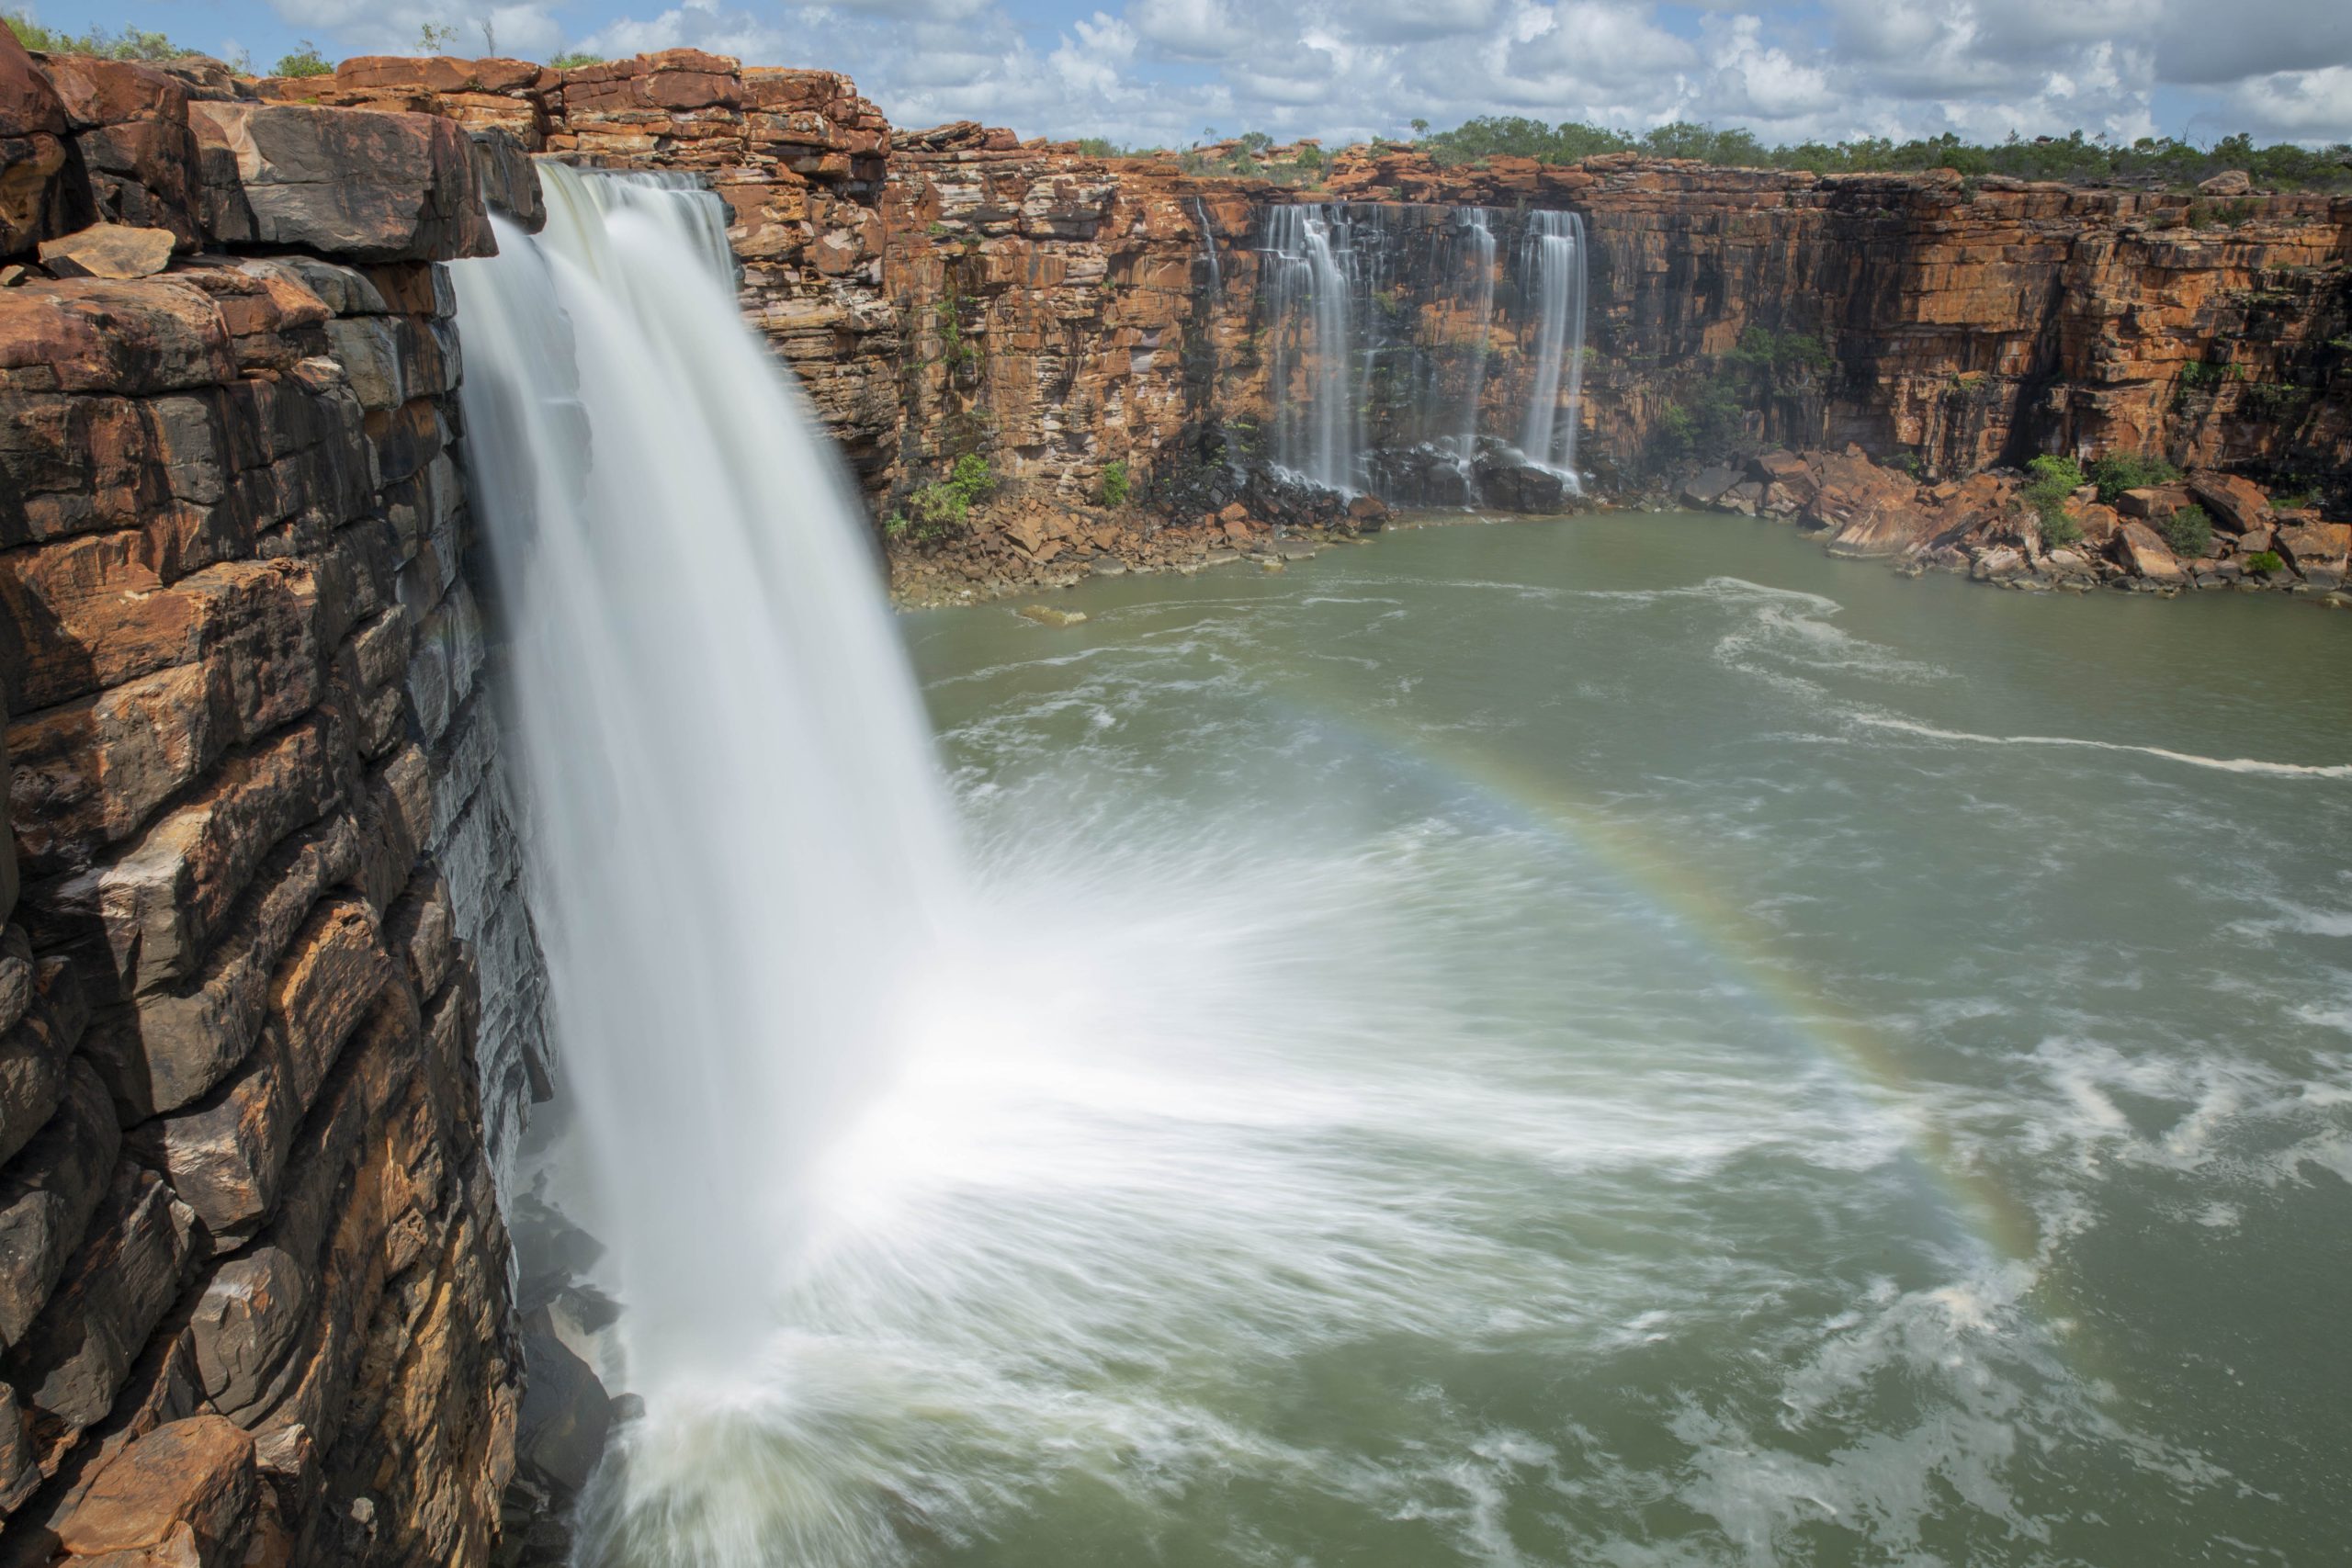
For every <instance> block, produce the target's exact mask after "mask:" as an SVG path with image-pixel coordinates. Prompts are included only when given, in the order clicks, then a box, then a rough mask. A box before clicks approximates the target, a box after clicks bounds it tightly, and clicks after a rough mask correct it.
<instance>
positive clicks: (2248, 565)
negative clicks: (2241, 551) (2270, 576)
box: [2245, 550, 2287, 572]
mask: <svg viewBox="0 0 2352 1568" xmlns="http://www.w3.org/2000/svg"><path fill="white" fill-rule="evenodd" d="M2245 569H2246V570H2248V571H2259V572H2274V571H2284V570H2287V563H2286V561H2285V560H2284V559H2282V558H2280V556H2279V554H2278V551H2277V550H2256V552H2255V553H2254V554H2252V555H2250V556H2248V557H2246V558H2245Z"/></svg>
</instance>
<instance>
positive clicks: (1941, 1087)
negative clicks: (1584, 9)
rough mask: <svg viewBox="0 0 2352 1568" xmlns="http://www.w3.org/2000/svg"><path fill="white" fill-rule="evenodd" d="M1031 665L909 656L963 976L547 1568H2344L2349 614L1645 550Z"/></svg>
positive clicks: (1534, 562)
mask: <svg viewBox="0 0 2352 1568" xmlns="http://www.w3.org/2000/svg"><path fill="white" fill-rule="evenodd" d="M1055 603H1056V604H1057V605H1059V606H1061V607H1065V608H1069V609H1077V610H1083V611H1084V612H1086V614H1087V615H1088V616H1089V617H1090V618H1089V619H1088V620H1087V621H1086V623H1085V624H1083V625H1081V626H1072V627H1067V628H1047V627H1045V626H1037V625H1035V624H1033V623H1031V622H1029V621H1026V620H1024V619H1023V618H1021V617H1020V616H1019V615H1017V614H1015V612H1014V609H1013V608H1012V606H1009V605H1008V606H995V607H988V608H981V609H976V610H969V609H967V610H958V611H945V612H937V613H928V614H923V615H913V616H910V617H907V618H906V619H905V620H904V621H903V623H902V630H903V632H904V634H905V637H906V638H907V641H908V643H909V645H910V649H911V652H912V656H913V660H914V662H915V665H916V668H917V672H918V675H919V678H920V680H921V682H922V686H923V690H924V695H925V698H926V701H927V705H928V707H929V709H930V712H931V715H932V717H933V723H934V726H935V728H936V729H937V731H938V733H939V736H940V745H941V749H942V752H943V757H944V762H945V764H946V767H947V771H948V774H949V779H950V782H951V784H952V785H953V791H954V795H955V797H956V802H957V804H958V806H959V807H960V814H961V817H962V819H963V824H964V830H965V833H966V835H967V839H968V840H969V846H970V853H971V859H972V861H973V862H974V869H973V874H972V880H973V882H974V884H975V888H974V891H973V894H972V896H971V899H970V902H969V905H968V908H967V913H966V914H965V915H964V916H963V917H961V919H962V922H963V929H962V930H960V931H957V932H955V933H953V935H952V936H951V938H950V939H949V940H948V941H947V942H945V943H944V947H941V948H924V949H922V951H920V952H919V953H918V952H913V951H910V954H909V956H908V958H907V960H906V962H905V964H903V966H902V968H901V970H900V972H899V974H898V975H897V976H895V977H894V980H893V983H892V989H893V993H894V996H895V997H896V999H897V1005H898V1007H899V1014H900V1016H902V1017H903V1018H904V1019H906V1020H907V1021H908V1022H907V1023H906V1024H905V1028H904V1038H903V1039H901V1040H900V1041H899V1042H898V1043H897V1045H896V1047H895V1048H894V1050H893V1053H892V1055H891V1061H890V1065H889V1067H888V1072H887V1073H885V1074H884V1075H883V1077H885V1079H886V1080H887V1081H886V1083H885V1085H884V1087H882V1088H881V1089H878V1091H877V1092H876V1095H875V1096H874V1097H873V1098H872V1099H870V1100H867V1101H865V1102H864V1104H863V1108H862V1110H861V1111H859V1112H858V1113H857V1114H855V1115H854V1116H852V1117H849V1118H847V1119H846V1120H845V1122H844V1123H843V1125H842V1128H841V1129H840V1130H839V1131H838V1133H837V1134H836V1135H835V1136H833V1137H831V1139H830V1140H829V1141H828V1142H827V1143H826V1145H825V1146H824V1147H823V1149H822V1150H821V1151H820V1152H819V1153H817V1154H816V1155H814V1156H810V1160H809V1166H810V1168H811V1170H812V1172H813V1174H812V1175H811V1176H810V1177H809V1182H808V1189H809V1190H808V1198H807V1202H806V1206H805V1207H806V1213H807V1215H808V1216H809V1217H808V1219H807V1221H806V1224H805V1225H804V1226H803V1227H802V1229H801V1230H800V1232H799V1233H798V1234H799V1235H801V1236H802V1237H803V1240H802V1241H801V1242H800V1243H799V1244H797V1246H796V1248H795V1250H794V1253H793V1255H792V1257H791V1258H789V1259H788V1260H787V1261H786V1263H785V1264H783V1265H782V1266H781V1267H780V1269H779V1274H780V1276H781V1278H780V1280H779V1282H778V1284H777V1286H776V1305H775V1322H776V1324H777V1325H778V1331H777V1333H776V1335H775V1338H774V1340H773V1342H772V1344H771V1345H770V1347H769V1348H768V1349H767V1350H766V1351H764V1352H763V1355H762V1356H761V1357H760V1358H759V1359H757V1360H756V1361H755V1362H754V1363H752V1364H747V1365H745V1366H744V1367H743V1368H742V1369H741V1376H740V1379H739V1380H738V1382H737V1386H736V1387H735V1388H734V1389H733V1390H732V1391H731V1392H729V1393H723V1394H720V1395H718V1396H715V1397H713V1398H711V1399H708V1400H702V1401H697V1402H695V1404H694V1407H693V1408H690V1409H680V1408H676V1407H674V1406H673V1407H672V1408H669V1409H667V1410H665V1409H664V1408H662V1406H660V1405H658V1404H657V1406H656V1408H655V1409H654V1410H653V1412H652V1413H651V1414H650V1415H649V1416H647V1417H646V1418H645V1419H644V1420H643V1421H642V1422H640V1423H639V1424H637V1425H636V1426H634V1427H631V1428H630V1429H629V1437H628V1444H627V1447H628V1457H627V1462H626V1464H625V1465H624V1466H623V1467H622V1470H623V1472H624V1473H625V1474H626V1475H627V1480H628V1485H627V1487H626V1488H623V1487H621V1486H619V1485H617V1484H614V1485H608V1486H607V1487H606V1489H605V1497H606V1504H605V1506H606V1508H607V1510H608V1513H607V1517H605V1519H604V1520H603V1522H602V1524H601V1525H599V1526H597V1527H596V1528H594V1529H592V1530H591V1532H590V1535H591V1540H592V1541H593V1542H594V1546H593V1548H592V1551H591V1554H590V1555H591V1558H592V1560H594V1561H597V1562H707V1563H730V1564H741V1563H760V1562H774V1563H779V1564H781V1563H794V1564H798V1563H822V1564H837V1563H838V1564H847V1563H886V1562H904V1563H914V1564H940V1565H945V1564H957V1565H973V1568H978V1565H983V1564H986V1565H1005V1568H1012V1565H1018V1568H1101V1565H1103V1564H1106V1563H1165V1564H1186V1565H1194V1564H1197V1565H1202V1568H1207V1565H1211V1564H1215V1565H1225V1564H1233V1563H1265V1564H1282V1565H1292V1564H1308V1563H1313V1564H1339V1563H1347V1564H1359V1565H1367V1568H1430V1565H1434V1564H1451V1563H1463V1564H1510V1563H1529V1564H1534V1563H1545V1564H1587V1563H1623V1564H1668V1563H1768V1562H1770V1563H1778V1562H1807V1563H1853V1564H1865V1563H1868V1564H1877V1563H1890V1562H1901V1563H1914V1562H1917V1563H1928V1562H1939V1563H1971V1564H1978V1563H2096V1564H2112V1565H2117V1568H2144V1565H2148V1564H2165V1563H2176V1562H2178V1563H2188V1562H2280V1563H2295V1564H2306V1563H2316V1562H2331V1561H2338V1560H2340V1558H2341V1554H2342V1552H2343V1550H2344V1544H2345V1540H2346V1534H2345V1532H2346V1520H2345V1506H2346V1494H2345V1486H2346V1469H2345V1466H2346V1453H2347V1451H2352V1352H2347V1348H2346V1338H2345V1335H2344V1322H2345V1313H2346V1302H2347V1301H2352V1202H2347V1197H2348V1196H2352V1194H2347V1180H2352V857H2347V855H2346V849H2347V847H2352V704H2347V703H2346V700H2345V689H2344V677H2345V674H2346V671H2347V669H2352V660H2347V654H2348V653H2352V640H2347V639H2352V617H2345V616H2342V615H2332V614H2328V613H2324V612H2321V611H2318V610H2315V609H2308V608H2306V607H2304V606H2302V605H2298V604H2282V603H2280V602H2278V600H2276V599H2275V598H2269V597H2258V598H2255V597H2250V598H2246V599H2235V598H2227V597H2218V596H2211V595H2207V596H2199V597H2198V598H2197V599H2195V600H2193V601H2182V602H2176V603H2163V602H2157V601H2154V600H2151V599H2145V598H2138V597H2126V596H2121V595H2098V596H2093V597H2090V598H2086V599H2073V598H2064V599H2062V598H2057V597H2052V596H2028V595H2024V594H2015V593H2003V592H1994V591H1991V590H1988V589H1985V588H1983V587H1979V586H1974V585H1971V584H1968V583H1965V582H1962V581H1958V580H1956V579H1949V578H1942V577H1929V578H1927V579H1925V580H1921V581H1904V580H1902V579H1900V578H1897V577H1896V576H1894V575H1893V574H1892V573H1891V572H1889V571H1888V570H1887V569H1886V568H1885V566H1884V565H1883V564H1878V563H1866V562H1853V561H1840V560H1835V559H1832V558H1828V557H1826V556H1824V555H1823V554H1821V553H1820V552H1818V551H1817V550H1815V549H1813V548H1812V547H1808V546H1806V545H1804V544H1803V543H1801V542H1799V541H1798V540H1796V539H1795V538H1793V537H1792V536H1791V535H1790V534H1789V533H1788V532H1787V531H1786V530H1785V529H1782V528H1780V527H1777V526H1774V525H1766V524H1756V523H1750V522H1747V521H1743V520H1739V519H1726V518H1701V517H1638V518H1634V517H1623V518H1609V517H1602V518H1584V519H1577V520H1571V521H1562V522H1536V523H1529V522H1510V523H1495V524H1484V525H1460V526H1447V527H1431V528H1426V529H1419V530H1412V531H1406V532H1400V533H1392V534H1391V535H1390V536H1386V537H1385V538H1383V539H1381V540H1380V541H1378V542H1377V543H1376V544H1374V545H1372V546H1370V547H1351V548H1334V549H1330V550H1327V551H1326V552H1324V553H1323V554H1322V555H1321V556H1320V557H1318V558H1315V559H1313V560H1310V561H1306V562H1301V563H1297V564H1295V565H1294V566H1293V567H1292V568H1291V569H1290V570H1288V571H1286V572H1283V573H1281V574H1279V575H1268V574H1261V573H1260V572H1258V571H1257V570H1255V569H1253V568H1250V567H1247V566H1234V567H1226V568H1223V569H1219V570H1213V571H1210V572H1206V573H1204V574H1203V575H1200V576H1198V577H1196V578H1193V579H1189V580H1188V579H1182V578H1176V577H1130V578H1123V579H1113V580H1099V581H1093V582H1091V583H1089V584H1088V585H1086V586H1084V587H1082V588H1080V589H1079V590H1077V591H1075V592H1071V593H1069V594H1067V595H1064V596H1062V597H1060V598H1058V599H1057V600H1056V601H1055ZM624 1492H625V1493H626V1495H627V1496H628V1499H629V1501H628V1504H627V1506H626V1507H622V1506H619V1505H616V1504H615V1503H613V1501H612V1499H613V1498H615V1497H618V1496H620V1495H623V1494H624Z"/></svg>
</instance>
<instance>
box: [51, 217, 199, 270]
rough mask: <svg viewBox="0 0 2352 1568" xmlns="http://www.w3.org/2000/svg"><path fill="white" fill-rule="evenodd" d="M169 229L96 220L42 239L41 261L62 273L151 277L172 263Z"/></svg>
mask: <svg viewBox="0 0 2352 1568" xmlns="http://www.w3.org/2000/svg"><path fill="white" fill-rule="evenodd" d="M174 243H175V241H174V240H173V238H172V231H170V230H168V229H133V228H130V227H129V226H128V225H126V224H121V223H93V224H91V225H90V226H89V227H88V228H86V229H85V230H83V231H81V232H80V233H78V234H68V235H66V236H65V238H63V239H62V240H43V241H42V242H41V243H40V264H41V265H43V266H45V267H47V268H49V270H50V272H51V274H52V275H53V276H58V277H147V276H153V274H155V273H159V272H161V271H163V270H164V267H166V266H168V265H171V260H172V246H173V244H174Z"/></svg>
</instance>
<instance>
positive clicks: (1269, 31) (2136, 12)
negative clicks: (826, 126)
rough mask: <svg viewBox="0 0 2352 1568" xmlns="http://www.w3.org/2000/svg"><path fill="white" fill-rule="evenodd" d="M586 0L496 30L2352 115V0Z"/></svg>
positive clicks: (941, 54) (2315, 132) (507, 10)
mask: <svg viewBox="0 0 2352 1568" xmlns="http://www.w3.org/2000/svg"><path fill="white" fill-rule="evenodd" d="M582 3H583V0H508V3H505V4H501V5H498V6H496V7H495V8H494V9H493V10H492V12H491V13H490V15H491V19H492V26H493V28H494V29H495V32H496V37H497V42H498V47H499V49H500V50H502V51H509V52H514V53H519V54H526V55H538V56H541V57H544V56H545V55H546V54H548V53H551V52H553V51H556V50H557V49H560V48H565V47H571V48H586V49H589V50H593V51H596V52H599V53H603V54H607V55H617V54H626V53H630V52H634V51H639V50H648V49H660V48H668V47H672V46H675V45H681V44H685V45H693V46H695V47H697V48H702V49H707V50H710V51H714V52H718V53H724V54H734V55H738V56H741V58H743V59H745V60H748V61H751V62H755V63H780V64H796V65H820V66H825V67H829V68H832V69H837V70H842V71H846V72H848V73H850V74H851V75H853V76H854V77H855V78H856V79H857V81H858V83H859V85H860V86H861V87H862V88H864V89H865V91H866V93H867V94H868V95H869V96H872V97H874V98H875V99H876V102H878V103H880V104H881V106H882V107H883V108H884V110H885V111H886V112H888V114H889V115H890V116H891V117H892V118H893V119H894V120H896V121H897V122H899V123H900V124H904V125H910V126H913V125H928V124H933V123H937V122H939V121H941V120H946V119H959V118H972V119H981V120H985V121H988V122H989V123H991V124H998V125H1010V126H1012V127H1013V128H1014V129H1015V130H1019V131H1021V132H1022V133H1023V134H1024V135H1028V134H1041V133H1042V134H1050V135H1057V136H1075V135H1106V136H1110V137H1112V138H1114V139H1115V140H1120V141H1130V142H1136V143H1143V144H1158V145H1174V144H1182V143H1184V142H1188V141H1192V140H1193V139H1194V138H1196V137H1197V136H1198V135H1199V134H1200V133H1201V131H1202V130H1203V129H1204V127H1207V126H1210V125H1215V126H1218V127H1221V128H1223V129H1224V130H1226V131H1227V132H1228V133H1230V132H1233V131H1238V130H1269V131H1272V132H1274V133H1275V134H1277V135H1282V136H1290V135H1299V134H1310V135H1322V136H1325V137H1327V138H1330V139H1347V138H1353V137H1362V136H1365V135H1371V134H1397V133H1398V132H1400V131H1401V130H1403V129H1404V127H1405V125H1406V124H1407V122H1408V121H1410V120H1412V119H1414V118H1425V119H1428V120H1430V122H1432V123H1434V124H1437V125H1441V126H1443V125H1451V124H1454V123H1457V122H1459V121H1460V120H1463V119H1465V118H1469V117H1471V116H1473V115H1479V114H1493V113H1504V114H1526V115H1532V116H1534V117H1536V118H1543V119H1545V120H1561V119H1581V120H1591V121H1596V122H1598V123H1601V124H1605V125H1611V126H1615V127H1618V128H1620V129H1624V130H1643V129H1646V128H1647V127H1649V126H1653V125H1657V124H1659V123H1662V122H1663V121H1666V120H1668V119H1676V118H1683V119H1695V120H1700V121H1702V122H1707V123H1711V124H1715V125H1719V126H1726V127H1728V126H1735V125H1744V126H1747V128H1748V129H1750V130H1754V131H1756V132H1757V134H1758V136H1759V137H1761V138H1762V139H1763V140H1765V141H1798V140H1804V139H1807V138H1813V137H1823V138H1837V137H1842V136H1849V135H1856V134H1878V135H1888V136H1897V137H1901V136H1912V135H1932V134H1935V133H1937V132H1940V131H1944V130H1956V131H1959V132H1961V133H1962V134H1963V135H1967V136H1971V137H1975V138H1980V139H1993V140H1997V139H1999V138H2001V137H2004V136H2006V135H2007V134H2008V133H2009V132H2010V131H2012V130H2014V131H2017V132H2018V133H2019V134H2022V135H2028V136H2031V135H2035V134H2039V133H2044V132H2048V133H2053V134H2064V132H2066V131H2068V130H2074V129H2075V128H2077V127H2079V128H2081V129H2082V130H2086V131H2095V132H2104V133H2107V134H2110V135H2114V136H2118V137H2125V138H2129V137H2132V136H2138V135H2143V134H2148V133H2151V132H2155V131H2170V132H2175V133H2179V132H2184V131H2186V130H2189V129H2190V128H2191V127H2192V126H2193V127H2195V128H2196V129H2197V130H2199V131H2200V132H2202V133H2204V134H2207V135H2211V134H2215V133H2218V132H2220V131H2223V130H2237V129H2241V128H2244V129H2247V130H2253V131H2255V132H2256V133H2257V134H2259V135H2262V136H2264V137H2290V138H2295V139H2300V140H2307V141H2333V140H2339V139H2344V138H2346V137H2352V6H2346V5H2343V4H2340V3H2334V0H2229V3H2227V4H2218V3H2216V0H1672V3H1670V0H1290V3H1289V4H1286V5H1282V6H1275V5H1267V4H1262V3H1253V0H1097V3H1099V4H1102V5H1103V6H1104V8H1103V9H1100V10H1090V11H1089V12H1088V13H1087V14H1084V15H1081V16H1076V17H1069V19H1068V20H1066V21H1064V22H1061V23H1059V24H1057V25H1049V26H1045V27H1041V26H1039V25H1037V24H1036V23H1035V20H1034V19H1030V20H1026V21H1021V20H1016V16H1015V13H1014V12H1013V10H1012V8H1011V0H654V4H655V5H657V6H662V8H660V9H658V10H652V11H649V12H648V13H646V14H642V15H625V16H623V17H620V18H618V19H615V20H610V21H607V22H605V24H604V25H602V26H601V27H599V28H596V30H594V32H592V33H590V34H589V35H588V36H587V37H585V38H574V37H572V36H571V34H570V33H569V31H568V30H567V28H565V27H564V25H563V24H564V22H565V20H566V19H567V17H571V16H575V15H577V11H576V9H574V8H575V7H577V6H581V5H582ZM1029 3H1030V4H1031V5H1035V4H1036V3H1037V0H1029ZM479 4H480V0H271V5H272V6H274V8H275V9H276V10H277V14H278V15H279V16H280V17H283V18H284V19H285V20H286V21H287V22H288V24H290V25H292V26H293V27H294V28H296V29H297V30H298V31H300V33H301V34H303V35H305V36H310V37H315V38H317V39H319V41H320V42H321V43H322V45H325V46H327V47H329V48H330V49H331V50H339V51H342V52H345V53H360V52H407V51H413V49H414V48H415V45H416V39H417V29H418V28H420V27H421V26H423V25H424V24H425V23H428V22H430V23H433V24H435V25H436V26H449V27H454V28H457V29H458V36H457V37H456V38H455V39H453V40H452V43H451V45H450V47H451V49H452V50H453V51H457V52H466V53H470V52H475V51H478V50H479V49H480V47H481V45H480V43H479V41H478V38H477V34H476V30H475V27H474V24H473V21H472V18H473V17H475V16H477V15H480V14H481V13H480V12H479V10H478V9H477V6H478V5H479ZM1021 14H1022V15H1023V16H1026V15H1027V12H1026V11H1025V9H1024V11H1023V13H1021ZM2160 110H2161V113H2162V115H2163V116H2164V117H2165V118H2163V120H2162V121H2161V122H2160V120H2159V111H2160Z"/></svg>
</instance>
